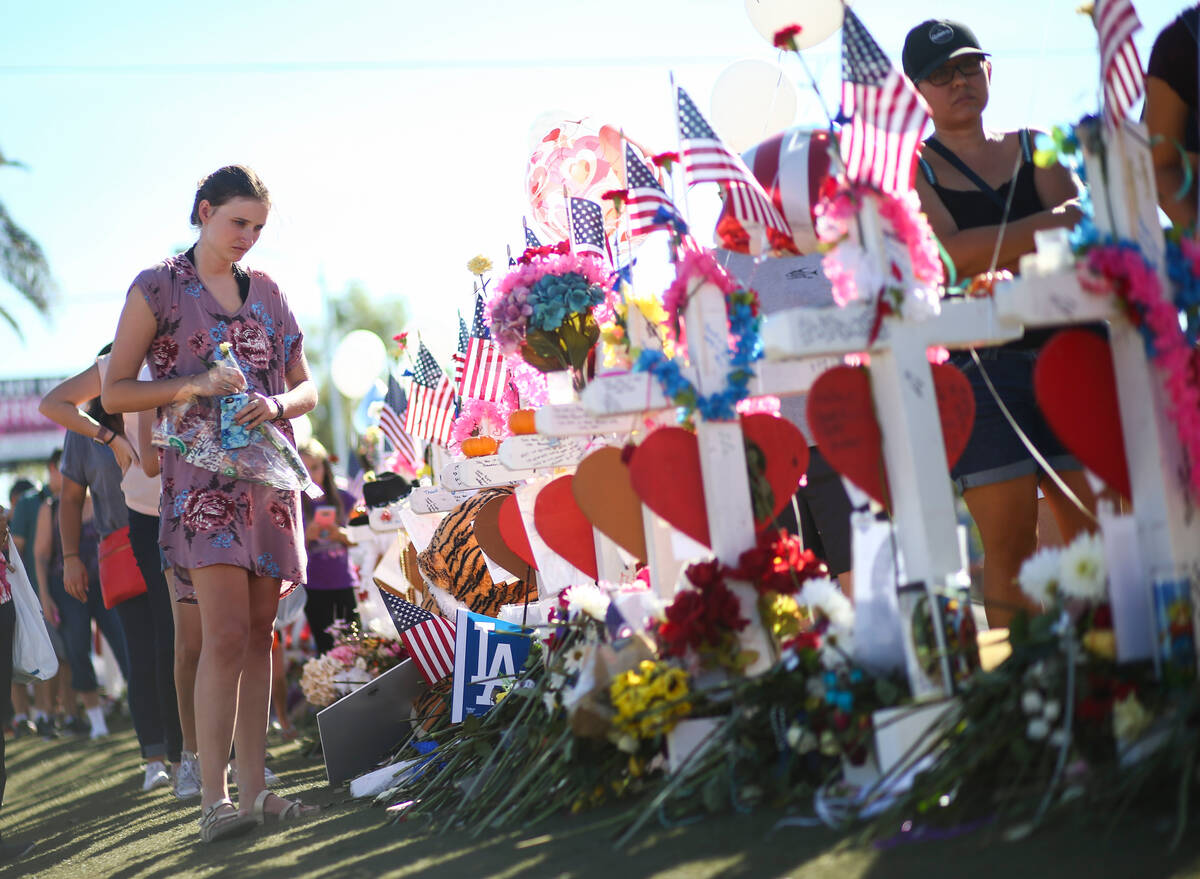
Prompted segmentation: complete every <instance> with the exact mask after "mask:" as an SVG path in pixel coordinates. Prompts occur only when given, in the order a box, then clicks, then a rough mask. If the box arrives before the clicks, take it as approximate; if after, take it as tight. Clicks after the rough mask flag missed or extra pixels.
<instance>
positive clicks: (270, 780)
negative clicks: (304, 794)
mask: <svg viewBox="0 0 1200 879" xmlns="http://www.w3.org/2000/svg"><path fill="white" fill-rule="evenodd" d="M225 777H226V778H227V779H228V780H229V784H230V785H235V784H237V783H238V777H237V766H235V765H234V764H233V763H230V764H229V768H228V769H226V770H225ZM278 783H279V776H277V775H276V774H275V773H274V772H272V771H271V767H269V766H264V767H263V787H270V786H271V785H273V784H278Z"/></svg>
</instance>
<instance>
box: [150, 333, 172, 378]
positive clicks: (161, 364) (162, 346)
mask: <svg viewBox="0 0 1200 879" xmlns="http://www.w3.org/2000/svg"><path fill="white" fill-rule="evenodd" d="M178 356H179V343H178V342H176V341H175V339H173V338H172V337H171V336H159V337H158V338H156V339H155V340H154V341H153V342H151V343H150V363H151V365H153V366H154V368H155V369H156V370H157V371H158V374H159V375H164V374H165V373H167V372H168V371H169V370H170V369H171V367H173V366H174V365H175V358H177V357H178Z"/></svg>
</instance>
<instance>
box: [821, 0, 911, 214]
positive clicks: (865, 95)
mask: <svg viewBox="0 0 1200 879" xmlns="http://www.w3.org/2000/svg"><path fill="white" fill-rule="evenodd" d="M845 16H846V17H845V23H844V24H843V25H842V118H843V119H845V120H846V122H845V124H843V125H842V131H841V154H842V162H843V163H844V164H845V166H846V179H847V180H849V181H850V182H851V183H864V184H867V185H868V186H874V187H875V188H876V189H880V190H882V191H883V192H887V193H892V194H900V193H904V192H907V191H908V190H910V189H912V184H913V175H914V174H915V173H916V170H917V147H918V146H919V145H920V142H921V131H922V130H923V129H924V128H925V122H926V120H927V119H928V118H929V108H928V107H927V106H926V104H925V99H924V98H922V97H921V95H920V94H919V93H918V92H917V90H916V88H915V87H914V86H913V84H912V82H910V81H909V79H908V77H907V76H905V75H904V74H903V73H901V72H900V71H899V70H897V69H896V68H895V67H893V66H892V62H891V61H890V60H888V56H887V55H885V54H884V52H883V50H882V49H880V48H879V44H878V43H876V42H875V38H874V37H872V36H871V34H870V33H868V31H867V29H866V28H865V27H864V26H863V23H862V22H861V21H859V20H858V16H857V15H855V14H854V13H853V12H852V11H851V10H850V9H849V8H847V9H846V12H845Z"/></svg>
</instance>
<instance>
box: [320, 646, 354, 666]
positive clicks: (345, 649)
mask: <svg viewBox="0 0 1200 879" xmlns="http://www.w3.org/2000/svg"><path fill="white" fill-rule="evenodd" d="M325 655H326V656H328V657H329V658H330V659H335V660H337V661H338V662H340V663H341V664H342V665H354V660H355V659H357V658H358V654H357V653H355V652H354V648H353V647H351V646H350V645H348V644H339V645H338V646H337V647H334V648H333V649H332V650H330V651H329V652H328V653H327V654H325Z"/></svg>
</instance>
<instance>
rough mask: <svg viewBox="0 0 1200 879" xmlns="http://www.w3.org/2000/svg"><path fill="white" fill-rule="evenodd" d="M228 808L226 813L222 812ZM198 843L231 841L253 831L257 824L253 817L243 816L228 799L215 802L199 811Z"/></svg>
mask: <svg viewBox="0 0 1200 879" xmlns="http://www.w3.org/2000/svg"><path fill="white" fill-rule="evenodd" d="M226 806H228V807H229V810H228V811H222V810H223V809H224V807H226ZM200 813H201V814H200V841H201V842H216V841H217V840H218V839H232V838H233V837H235V836H241V835H242V834H244V833H249V832H250V831H251V830H253V829H254V826H255V824H256V823H257V822H256V821H255V820H254V816H253V815H243V814H242V813H241V812H239V811H238V810H237V807H236V806H234V805H233V802H232V801H231V800H229V799H224V800H217V801H216V802H215V803H213V804H212V805H211V806H206V807H205V808H203V809H201V810H200Z"/></svg>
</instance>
